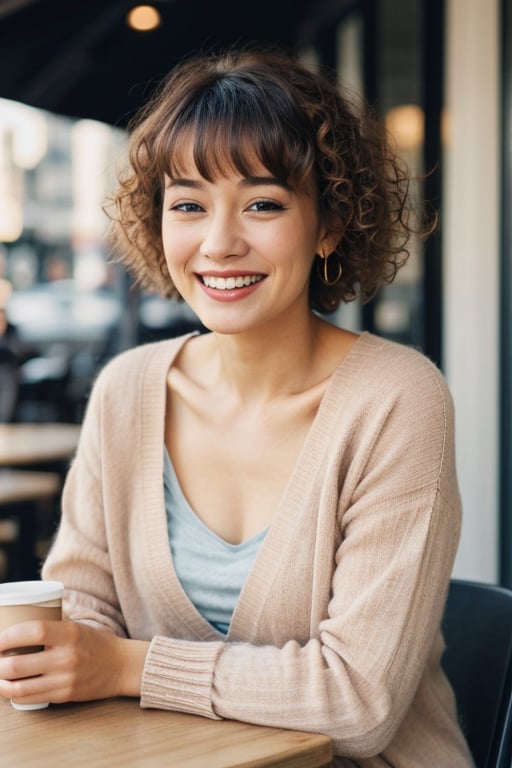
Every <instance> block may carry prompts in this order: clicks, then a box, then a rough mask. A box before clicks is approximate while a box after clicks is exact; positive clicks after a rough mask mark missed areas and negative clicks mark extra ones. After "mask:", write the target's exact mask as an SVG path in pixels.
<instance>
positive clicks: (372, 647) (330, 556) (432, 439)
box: [0, 52, 473, 768]
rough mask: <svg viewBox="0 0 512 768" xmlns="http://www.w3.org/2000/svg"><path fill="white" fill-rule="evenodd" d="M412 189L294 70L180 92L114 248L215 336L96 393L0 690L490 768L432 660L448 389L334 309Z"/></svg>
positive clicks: (390, 159)
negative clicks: (45, 604) (57, 603)
mask: <svg viewBox="0 0 512 768" xmlns="http://www.w3.org/2000/svg"><path fill="white" fill-rule="evenodd" d="M407 184H408V176H407V172H406V171H405V169H403V168H402V167H401V166H400V164H399V163H398V161H397V160H396V159H395V157H394V155H393V153H392V152H391V151H390V150H389V148H388V146H387V143H386V140H385V133H384V131H383V129H382V127H381V126H380V125H379V124H378V123H376V122H375V120H374V119H373V118H372V117H371V115H369V113H368V111H367V110H366V109H357V110H355V109H354V108H353V106H351V105H350V103H349V102H348V101H347V99H346V98H345V97H344V96H343V94H342V92H341V91H340V90H339V89H338V87H337V86H336V84H335V83H334V82H333V81H332V80H331V79H330V78H329V77H327V76H324V75H322V74H315V73H313V72H310V71H309V70H307V69H306V68H305V67H304V66H303V65H301V64H300V62H299V61H297V60H296V59H294V58H292V57H289V56H284V55H282V56H281V55H278V54H276V53H271V54H269V53H264V52H261V53H258V52H240V53H237V52H234V53H230V54H228V55H226V56H222V57H206V58H199V59H194V60H189V61H186V62H184V63H183V64H182V65H180V66H179V67H178V68H177V70H176V71H175V72H173V73H171V75H170V77H169V79H168V80H167V82H166V83H164V85H163V86H162V89H161V91H160V94H159V96H158V97H157V99H156V101H155V102H153V103H152V104H150V105H149V106H148V108H147V110H145V112H144V113H143V115H142V116H141V118H140V120H139V121H138V122H137V124H136V126H135V127H134V129H133V133H132V144H131V152H130V165H129V169H128V171H127V173H126V174H125V175H124V176H123V178H122V179H121V181H120V186H119V189H118V191H117V192H116V194H115V196H114V203H115V213H114V221H113V224H112V238H113V242H114V245H115V248H116V257H117V258H118V259H121V260H122V261H123V262H124V263H125V264H127V265H128V266H129V267H130V268H131V269H132V271H133V272H134V274H135V276H136V278H137V279H138V280H139V282H141V283H142V284H143V285H152V286H153V287H156V288H158V289H159V290H160V291H161V292H162V293H163V294H164V295H176V294H178V295H179V296H181V297H182V298H183V299H184V300H185V301H186V302H187V304H189V305H190V306H191V307H192V308H193V309H194V310H195V312H196V313H197V314H198V315H199V316H200V318H201V320H202V322H203V324H204V325H205V326H206V327H207V328H208V329H209V330H210V332H209V333H205V334H202V335H199V336H190V335H189V336H185V337H181V338H178V339H172V340H169V341H163V342H158V343H155V344H149V345H144V346H141V347H139V348H137V349H134V350H130V351H128V352H126V353H124V354H122V355H120V356H118V357H117V358H116V359H115V360H113V361H111V362H110V363H109V364H108V365H107V366H106V367H105V368H104V370H103V371H102V373H101V374H100V376H99V377H98V379H97V382H96V384H95V387H94V389H93V392H92V394H91V399H90V402H89V406H88V411H87V415H86V418H85V421H84V425H83V429H82V434H81V439H80V445H79V448H78V451H77V455H76V459H75V461H74V462H73V465H72V467H71V470H70V472H69V475H68V478H67V480H66V486H65V489H64V494H63V513H62V520H61V524H60V528H59V531H58V534H57V537H56V540H55V542H54V544H53V546H52V549H51V551H50V554H49V556H48V559H47V561H46V563H45V565H44V569H43V576H44V578H49V579H52V580H60V581H62V582H63V583H64V584H65V586H66V595H65V598H64V601H63V611H64V615H65V620H64V621H62V622H38V623H33V622H28V623H26V624H24V625H18V626H17V627H15V628H12V627H11V628H10V630H9V632H8V633H6V632H4V633H0V695H3V696H6V697H10V698H12V697H14V698H16V700H17V701H21V702H22V703H26V704H31V703H37V702H40V701H50V702H54V703H58V702H62V701H69V700H84V699H96V698H106V697H110V696H115V695H124V696H135V697H140V702H141V706H143V707H157V708H161V709H172V710H177V711H184V712H189V713H194V714H198V715H202V716H205V717H210V718H230V719H237V720H243V721H247V722H251V723H259V724H262V725H269V726H280V727H284V728H290V729H298V730H308V731H316V732H319V733H325V734H328V735H329V736H330V737H331V738H332V741H333V746H334V754H335V762H334V764H335V765H336V767H337V768H354V766H358V768H380V767H382V768H384V767H385V766H391V765H393V766H396V767H397V768H398V766H407V767H409V766H414V768H431V766H433V765H435V766H439V767H441V766H443V767H444V766H446V767H448V766H450V768H470V766H472V765H473V762H472V759H471V757H470V755H469V752H468V749H467V746H466V743H465V741H464V738H463V735H462V733H461V731H460V729H459V726H458V723H457V712H456V706H455V701H454V697H453V693H452V690H451V688H450V686H449V684H448V681H447V679H446V678H445V676H444V674H443V672H442V668H441V663H440V661H441V656H442V652H443V647H444V646H443V638H442V634H441V628H440V624H441V617H442V613H443V608H444V603H445V597H446V592H447V587H448V582H449V578H450V574H451V569H452V564H453V560H454V556H455V551H456V548H457V542H458V536H459V527H460V500H459V494H458V488H457V478H456V475H455V462H454V450H453V407H452V402H451V398H450V394H449V392H448V389H447V386H446V384H445V382H444V380H443V378H442V376H441V374H440V373H439V372H438V371H437V369H436V368H435V367H434V366H433V365H432V364H431V363H430V362H429V361H428V360H427V359H426V358H424V357H423V356H422V355H421V354H419V353H418V352H416V351H414V350H411V349H407V348H405V347H403V346H400V345H397V344H393V343H391V342H388V341H384V340H382V339H378V338H377V337H375V336H373V335H371V334H368V333H363V334H361V335H359V336H358V335H356V334H354V333H351V332H349V331H347V330H345V329H343V328H338V327H335V326H334V325H332V324H329V323H327V322H326V321H325V320H324V319H323V318H321V317H320V316H319V313H318V310H321V311H322V312H325V311H332V310H334V309H335V308H336V307H337V306H338V304H339V303H340V301H348V300H351V299H353V298H354V297H355V296H356V295H358V296H360V297H361V298H362V299H365V298H368V297H370V296H371V295H373V293H374V292H375V291H376V290H377V288H378V286H379V285H381V284H382V283H383V282H386V281H389V280H391V279H392V278H393V276H394V274H395V273H396V270H397V269H398V267H399V266H400V264H401V263H402V262H403V261H404V259H405V257H406V251H405V250H404V249H405V247H406V244H407V240H408V237H409V235H410V234H411V232H412V230H413V229H414V228H415V220H414V218H411V216H410V212H409V208H408V198H407ZM419 228H420V229H421V226H419ZM423 233H424V234H425V232H423ZM32 644H39V645H44V646H46V648H45V650H44V651H42V652H40V653H38V654H32V655H26V656H24V657H21V656H20V657H16V656H10V657H8V658H7V657H5V658H3V657H1V653H2V652H3V651H5V650H9V649H10V648H13V647H20V646H23V645H32Z"/></svg>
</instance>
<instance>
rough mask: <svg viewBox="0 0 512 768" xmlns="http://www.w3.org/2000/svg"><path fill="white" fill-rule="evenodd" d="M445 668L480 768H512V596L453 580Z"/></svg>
mask: <svg viewBox="0 0 512 768" xmlns="http://www.w3.org/2000/svg"><path fill="white" fill-rule="evenodd" d="M443 631H444V637H445V642H446V652H445V654H444V657H443V668H444V670H445V672H446V675H447V676H448V679H449V680H450V682H451V684H452V686H453V689H454V691H455V696H456V699H457V707H458V712H459V719H460V723H461V727H462V730H463V732H464V734H465V736H466V739H467V742H468V745H469V748H470V750H471V752H472V754H473V758H474V760H475V763H476V766H477V768H511V765H512V762H511V761H512V591H510V590H508V589H504V588H502V587H496V586H492V585H489V584H481V583H477V582H471V581H462V580H459V579H452V580H451V582H450V588H449V593H448V600H447V604H446V609H445V613H444V618H443Z"/></svg>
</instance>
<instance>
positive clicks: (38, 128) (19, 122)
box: [0, 99, 48, 170]
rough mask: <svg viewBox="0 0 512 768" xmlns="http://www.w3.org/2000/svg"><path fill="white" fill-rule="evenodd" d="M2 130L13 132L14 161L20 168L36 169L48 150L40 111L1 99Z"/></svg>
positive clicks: (0, 124) (0, 128)
mask: <svg viewBox="0 0 512 768" xmlns="http://www.w3.org/2000/svg"><path fill="white" fill-rule="evenodd" d="M2 130H4V131H5V130H10V131H11V132H12V159H13V161H14V163H15V164H16V165H17V166H18V168H23V169H25V170H30V169H32V168H35V167H36V166H37V164H38V163H39V162H40V161H41V160H42V158H43V157H44V156H45V154H46V151H47V149H48V136H47V131H46V123H45V120H44V117H43V116H42V114H41V113H40V112H39V110H37V109H34V108H33V107H29V106H27V105H26V104H20V103H18V102H16V101H8V100H7V99H0V131H2Z"/></svg>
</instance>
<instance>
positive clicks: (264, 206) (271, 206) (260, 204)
mask: <svg viewBox="0 0 512 768" xmlns="http://www.w3.org/2000/svg"><path fill="white" fill-rule="evenodd" d="M283 208H284V206H283V205H281V203H276V201H275V200H257V202H255V203H253V204H252V205H251V206H249V209H248V210H249V211H263V212H265V211H282V210H283Z"/></svg>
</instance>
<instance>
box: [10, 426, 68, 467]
mask: <svg viewBox="0 0 512 768" xmlns="http://www.w3.org/2000/svg"><path fill="white" fill-rule="evenodd" d="M79 434H80V426H79V425H78V424H0V466H16V465H20V464H44V463H50V462H57V461H66V460H67V459H69V458H71V456H72V455H73V454H74V452H75V449H76V446H77V443H78V436H79Z"/></svg>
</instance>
